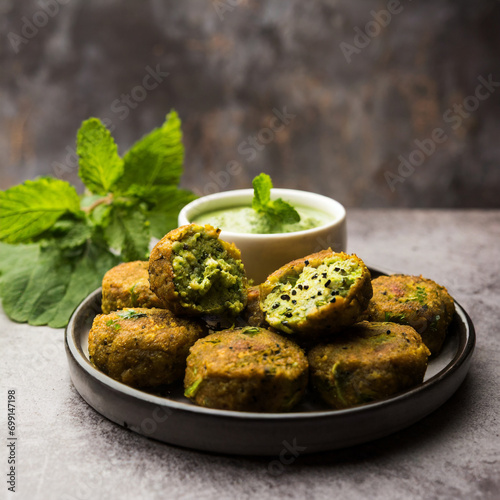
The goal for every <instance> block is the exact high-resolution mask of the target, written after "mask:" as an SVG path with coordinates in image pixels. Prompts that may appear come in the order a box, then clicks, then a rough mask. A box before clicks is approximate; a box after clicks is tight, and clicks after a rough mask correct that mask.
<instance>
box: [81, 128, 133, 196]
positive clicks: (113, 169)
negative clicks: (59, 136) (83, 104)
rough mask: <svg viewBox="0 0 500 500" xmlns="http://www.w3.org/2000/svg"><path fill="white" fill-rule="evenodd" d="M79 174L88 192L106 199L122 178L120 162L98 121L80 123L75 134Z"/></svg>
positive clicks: (111, 141)
mask: <svg viewBox="0 0 500 500" xmlns="http://www.w3.org/2000/svg"><path fill="white" fill-rule="evenodd" d="M76 152H77V154H78V157H79V170H78V174H79V175H80V178H81V179H82V181H83V183H84V184H85V185H86V186H87V188H88V189H89V190H90V191H92V193H95V194H102V195H105V194H107V193H109V192H112V191H113V188H114V186H115V184H116V182H117V181H118V179H120V177H121V176H122V174H123V160H122V159H121V158H120V156H119V155H118V148H117V146H116V143H115V141H114V139H113V137H112V136H111V134H110V132H109V130H108V129H107V128H106V127H105V126H104V124H103V123H102V122H101V121H100V120H99V119H98V118H89V119H88V120H85V121H84V122H83V123H82V126H81V127H80V130H78V134H77V146H76Z"/></svg>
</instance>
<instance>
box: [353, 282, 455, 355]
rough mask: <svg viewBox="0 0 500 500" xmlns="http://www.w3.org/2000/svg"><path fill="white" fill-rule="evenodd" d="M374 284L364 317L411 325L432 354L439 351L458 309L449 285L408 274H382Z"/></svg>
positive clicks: (370, 319)
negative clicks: (445, 285)
mask: <svg viewBox="0 0 500 500" xmlns="http://www.w3.org/2000/svg"><path fill="white" fill-rule="evenodd" d="M372 286H373V298H372V299H371V301H370V303H369V304H368V308H367V309H366V311H365V313H364V314H363V319H366V320H368V321H392V322H394V323H400V324H401V325H410V326H412V327H413V328H415V330H416V331H417V332H418V333H419V334H420V335H421V336H422V340H423V341H424V344H425V345H426V346H427V347H428V348H429V350H430V351H431V353H432V354H433V355H436V354H438V353H439V351H440V350H441V347H442V345H443V342H444V340H445V338H446V333H447V331H448V326H449V324H450V322H451V320H452V318H453V314H454V312H455V303H454V301H453V298H452V297H451V296H450V294H449V293H448V291H447V290H446V288H445V287H444V286H441V285H438V284H437V283H436V282H434V281H432V280H430V279H427V278H423V277H422V276H409V275H405V274H393V275H390V276H380V277H378V278H376V279H374V280H373V281H372Z"/></svg>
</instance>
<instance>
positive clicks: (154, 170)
mask: <svg viewBox="0 0 500 500" xmlns="http://www.w3.org/2000/svg"><path fill="white" fill-rule="evenodd" d="M183 161H184V146H183V145H182V132H181V122H180V120H179V117H178V116H177V113H176V112H175V111H171V112H170V113H169V114H168V115H167V118H166V120H165V123H164V124H163V125H162V126H161V127H160V128H157V129H154V130H153V131H152V132H150V133H149V134H147V135H145V136H144V137H143V138H142V139H140V140H139V141H138V142H136V143H135V144H134V145H133V146H132V148H131V149H130V150H129V151H128V152H127V153H126V155H125V156H124V158H123V162H124V165H123V169H124V171H123V177H122V178H121V180H120V183H119V184H120V189H121V192H122V193H125V194H129V193H134V194H136V195H137V194H138V193H142V195H144V194H147V189H145V188H151V187H153V186H159V185H162V186H176V185H177V184H178V183H179V181H180V177H181V175H182V166H183Z"/></svg>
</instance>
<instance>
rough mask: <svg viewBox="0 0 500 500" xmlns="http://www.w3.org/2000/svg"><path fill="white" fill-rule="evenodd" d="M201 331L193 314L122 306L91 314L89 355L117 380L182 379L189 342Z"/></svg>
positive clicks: (152, 383) (144, 383)
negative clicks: (92, 315)
mask: <svg viewBox="0 0 500 500" xmlns="http://www.w3.org/2000/svg"><path fill="white" fill-rule="evenodd" d="M205 333H206V330H205V327H204V326H203V325H201V323H198V321H197V320H196V319H194V318H193V319H190V318H179V317H176V316H174V315H173V314H172V312H170V311H168V310H167V309H156V308H140V307H139V308H129V309H122V310H120V311H114V312H111V313H109V314H98V315H97V316H96V317H95V318H94V321H93V324H92V328H91V330H90V333H89V356H90V360H91V362H92V363H93V364H94V365H95V366H96V367H97V368H99V370H101V371H102V372H104V373H105V374H106V375H109V376H110V377H111V378H114V379H115V380H118V381H119V382H122V383H124V384H127V385H130V386H132V387H139V388H140V387H158V386H161V385H164V384H171V383H173V382H176V381H177V380H179V379H182V377H183V375H184V370H185V367H186V358H187V356H188V353H189V348H190V347H191V346H192V345H193V344H194V343H195V342H196V340H198V339H199V338H200V337H202V336H203V335H205Z"/></svg>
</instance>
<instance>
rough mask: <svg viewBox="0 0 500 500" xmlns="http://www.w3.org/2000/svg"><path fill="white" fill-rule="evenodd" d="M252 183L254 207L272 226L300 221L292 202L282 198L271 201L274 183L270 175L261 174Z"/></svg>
mask: <svg viewBox="0 0 500 500" xmlns="http://www.w3.org/2000/svg"><path fill="white" fill-rule="evenodd" d="M252 185H253V189H254V195H253V199H252V208H253V209H254V210H255V211H256V212H257V213H259V214H260V215H261V216H262V217H264V218H265V219H267V222H268V224H269V225H270V226H271V227H273V226H275V227H276V226H279V225H281V224H293V223H294V222H299V221H300V215H299V213H298V212H297V210H295V208H294V207H293V206H292V205H290V203H288V202H286V201H284V200H282V199H281V198H278V199H277V200H274V201H271V189H272V187H273V183H272V181H271V177H269V175H267V174H264V173H262V174H259V175H258V176H257V177H255V178H254V179H253V181H252Z"/></svg>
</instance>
